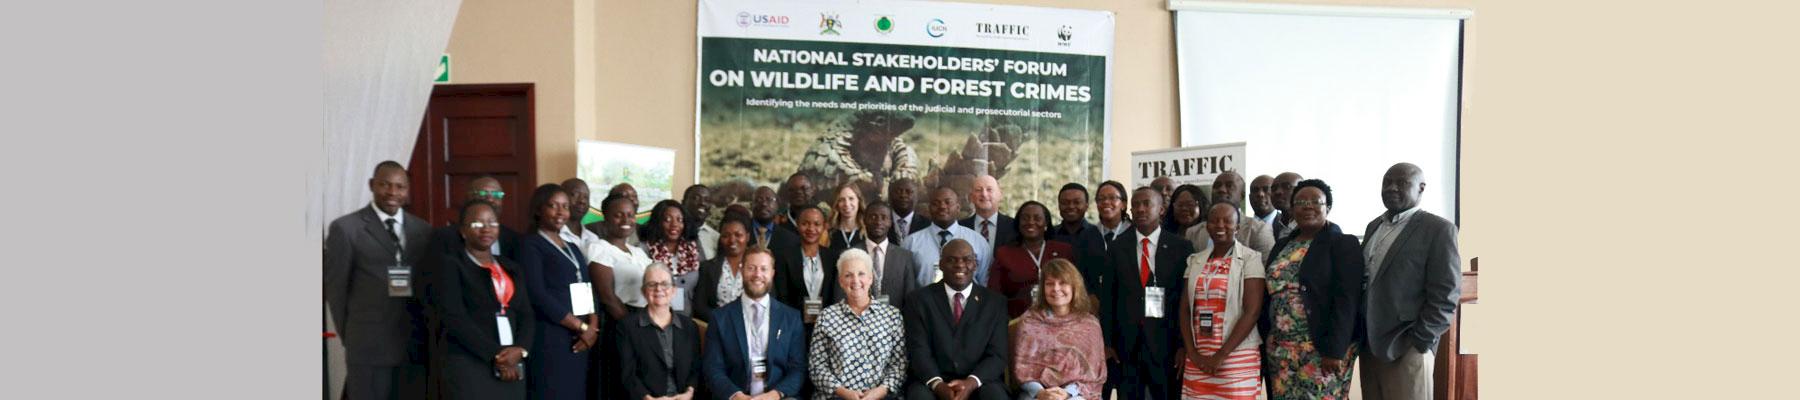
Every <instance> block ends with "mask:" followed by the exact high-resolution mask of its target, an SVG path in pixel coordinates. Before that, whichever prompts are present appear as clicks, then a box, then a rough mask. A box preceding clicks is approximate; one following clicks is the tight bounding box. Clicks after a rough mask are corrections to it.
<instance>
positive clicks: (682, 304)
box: [669, 286, 687, 311]
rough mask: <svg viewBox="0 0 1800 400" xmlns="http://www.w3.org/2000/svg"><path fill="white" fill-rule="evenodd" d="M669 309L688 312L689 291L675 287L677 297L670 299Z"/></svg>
mask: <svg viewBox="0 0 1800 400" xmlns="http://www.w3.org/2000/svg"><path fill="white" fill-rule="evenodd" d="M669 309H670V310H675V311H687V289H685V288H682V287H680V286H676V287H675V297H673V298H670V299H669Z"/></svg>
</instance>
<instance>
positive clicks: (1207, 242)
mask: <svg viewBox="0 0 1800 400" xmlns="http://www.w3.org/2000/svg"><path fill="white" fill-rule="evenodd" d="M1212 198H1213V203H1214V204H1218V203H1230V204H1231V205H1232V206H1233V207H1237V208H1236V209H1237V210H1239V211H1238V218H1237V237H1236V239H1237V242H1238V243H1243V244H1244V246H1248V247H1250V248H1251V249H1255V250H1256V252H1257V253H1261V254H1262V255H1263V256H1264V257H1267V256H1268V255H1269V249H1270V248H1273V247H1275V234H1274V233H1273V232H1271V231H1270V230H1269V225H1268V224H1265V223H1263V222H1262V221H1261V220H1258V219H1256V218H1251V217H1250V216H1247V215H1244V214H1243V211H1242V210H1243V209H1244V177H1243V175H1238V173H1237V172H1236V171H1225V173H1222V174H1219V177H1218V178H1214V179H1213V183H1212ZM1206 209H1207V210H1211V209H1212V207H1211V206H1208V207H1206ZM1206 226H1207V223H1206V222H1201V223H1200V224H1197V225H1194V226H1192V227H1189V228H1188V230H1187V232H1183V233H1182V236H1183V237H1186V238H1187V240H1188V242H1190V243H1193V244H1194V251H1195V252H1201V253H1205V252H1209V251H1212V244H1213V242H1212V236H1211V235H1209V234H1207V232H1210V231H1209V230H1208V229H1207V227H1206Z"/></svg>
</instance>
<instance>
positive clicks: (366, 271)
mask: <svg viewBox="0 0 1800 400" xmlns="http://www.w3.org/2000/svg"><path fill="white" fill-rule="evenodd" d="M408 186H409V182H408V179H407V176H406V168H405V167H402V166H401V165H400V163H396V162H393V161H384V162H382V163H381V164H380V165H378V166H376V167H375V175H374V177H371V178H369V191H370V192H372V193H373V194H374V195H375V200H374V201H373V202H372V203H371V204H370V205H369V207H367V208H363V209H361V210H357V211H356V212H352V213H350V214H348V215H344V216H342V217H338V219H336V220H333V221H331V227H330V228H329V229H330V230H329V231H327V232H326V234H325V302H326V304H327V305H329V306H330V309H331V318H332V320H333V321H336V324H337V334H338V337H339V338H341V339H342V340H343V341H344V361H345V363H346V364H348V365H349V369H348V371H346V372H347V375H346V376H345V378H344V394H345V395H346V396H349V398H352V399H357V400H369V399H422V398H425V386H426V385H425V378H426V376H425V373H426V371H425V348H424V347H425V332H424V319H423V318H424V316H423V315H421V314H423V312H424V310H423V306H422V305H421V304H420V303H419V301H418V298H417V297H416V296H414V293H413V292H414V290H413V288H414V285H415V284H417V282H416V279H414V277H413V276H412V267H413V266H415V265H418V264H419V261H420V258H422V257H423V256H424V255H425V254H426V249H427V248H428V247H429V246H428V245H427V243H426V242H428V241H429V240H430V239H429V238H430V237H431V225H430V224H429V223H427V222H425V220H424V219H423V218H419V217H418V216H416V215H413V214H411V213H407V212H405V210H403V209H402V208H401V206H403V205H405V204H406V198H407V193H408V190H409V189H408Z"/></svg>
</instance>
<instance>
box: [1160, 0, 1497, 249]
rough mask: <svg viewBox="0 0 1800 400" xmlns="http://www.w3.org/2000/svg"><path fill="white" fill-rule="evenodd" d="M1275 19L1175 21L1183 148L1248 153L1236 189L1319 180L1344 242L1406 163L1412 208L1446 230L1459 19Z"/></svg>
mask: <svg viewBox="0 0 1800 400" xmlns="http://www.w3.org/2000/svg"><path fill="white" fill-rule="evenodd" d="M1227 4H1230V3H1227ZM1272 8H1278V9H1280V10H1281V11H1293V12H1242V11H1243V10H1231V11H1206V10H1178V11H1176V14H1175V17H1176V20H1175V23H1176V26H1175V32H1176V37H1175V38H1176V59H1177V64H1178V65H1177V68H1178V74H1179V79H1180V88H1179V91H1180V96H1181V144H1182V146H1195V145H1204V144H1214V143H1228V142H1239V141H1241V142H1247V145H1246V149H1245V150H1246V153H1247V154H1246V159H1247V160H1246V162H1247V164H1248V167H1247V169H1248V171H1247V173H1246V178H1249V177H1255V176H1256V175H1263V174H1267V175H1270V176H1274V175H1275V174H1277V173H1280V172H1282V171H1294V172H1298V173H1300V174H1301V175H1304V176H1305V177H1307V178H1319V179H1324V180H1325V182H1326V183H1328V184H1331V185H1332V194H1333V197H1334V198H1335V200H1336V203H1337V205H1336V206H1335V207H1333V209H1332V211H1331V216H1330V219H1331V220H1332V221H1333V222H1336V223H1338V225H1340V226H1342V227H1343V228H1344V229H1345V231H1346V233H1351V234H1355V235H1361V234H1362V230H1363V227H1364V226H1365V225H1366V224H1367V223H1368V222H1369V221H1370V220H1371V219H1374V218H1375V216H1377V215H1379V214H1380V213H1381V212H1382V211H1383V206H1382V204H1381V197H1380V185H1381V176H1382V174H1383V173H1384V172H1386V171H1387V168H1388V167H1389V166H1392V165H1393V164H1394V163H1396V162H1401V161H1405V162H1411V163H1413V164H1417V165H1418V166H1419V167H1420V168H1421V169H1423V170H1424V172H1425V180H1426V182H1427V185H1426V193H1425V195H1424V197H1423V198H1422V199H1421V202H1420V206H1421V207H1422V208H1423V209H1425V210H1428V211H1431V212H1432V213H1435V214H1438V215H1441V216H1444V217H1445V218H1450V219H1452V220H1455V218H1456V208H1455V205H1456V186H1457V180H1456V178H1457V176H1456V168H1457V145H1458V144H1457V141H1458V108H1459V105H1460V103H1459V97H1460V94H1461V93H1460V87H1461V86H1460V84H1461V79H1460V78H1461V68H1462V64H1461V61H1462V60H1461V45H1462V20H1461V19H1460V18H1462V17H1465V16H1466V14H1465V15H1457V13H1454V12H1452V13H1440V14H1439V15H1427V14H1430V13H1425V12H1412V13H1410V14H1407V15H1403V16H1393V15H1383V12H1382V11H1380V9H1375V10H1376V11H1374V12H1364V11H1362V10H1359V9H1357V8H1351V7H1317V8H1309V7H1305V6H1288V5H1279V6H1274V7H1272ZM1264 11H1268V10H1264ZM1313 11H1325V12H1313ZM1403 14H1405V13H1404V12H1403Z"/></svg>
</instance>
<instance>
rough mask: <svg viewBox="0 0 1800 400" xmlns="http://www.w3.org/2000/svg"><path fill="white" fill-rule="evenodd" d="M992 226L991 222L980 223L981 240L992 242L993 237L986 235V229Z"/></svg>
mask: <svg viewBox="0 0 1800 400" xmlns="http://www.w3.org/2000/svg"><path fill="white" fill-rule="evenodd" d="M993 225H994V224H993V223H991V222H987V221H981V240H986V241H989V242H992V241H994V235H993V234H990V233H988V227H990V226H993Z"/></svg>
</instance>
